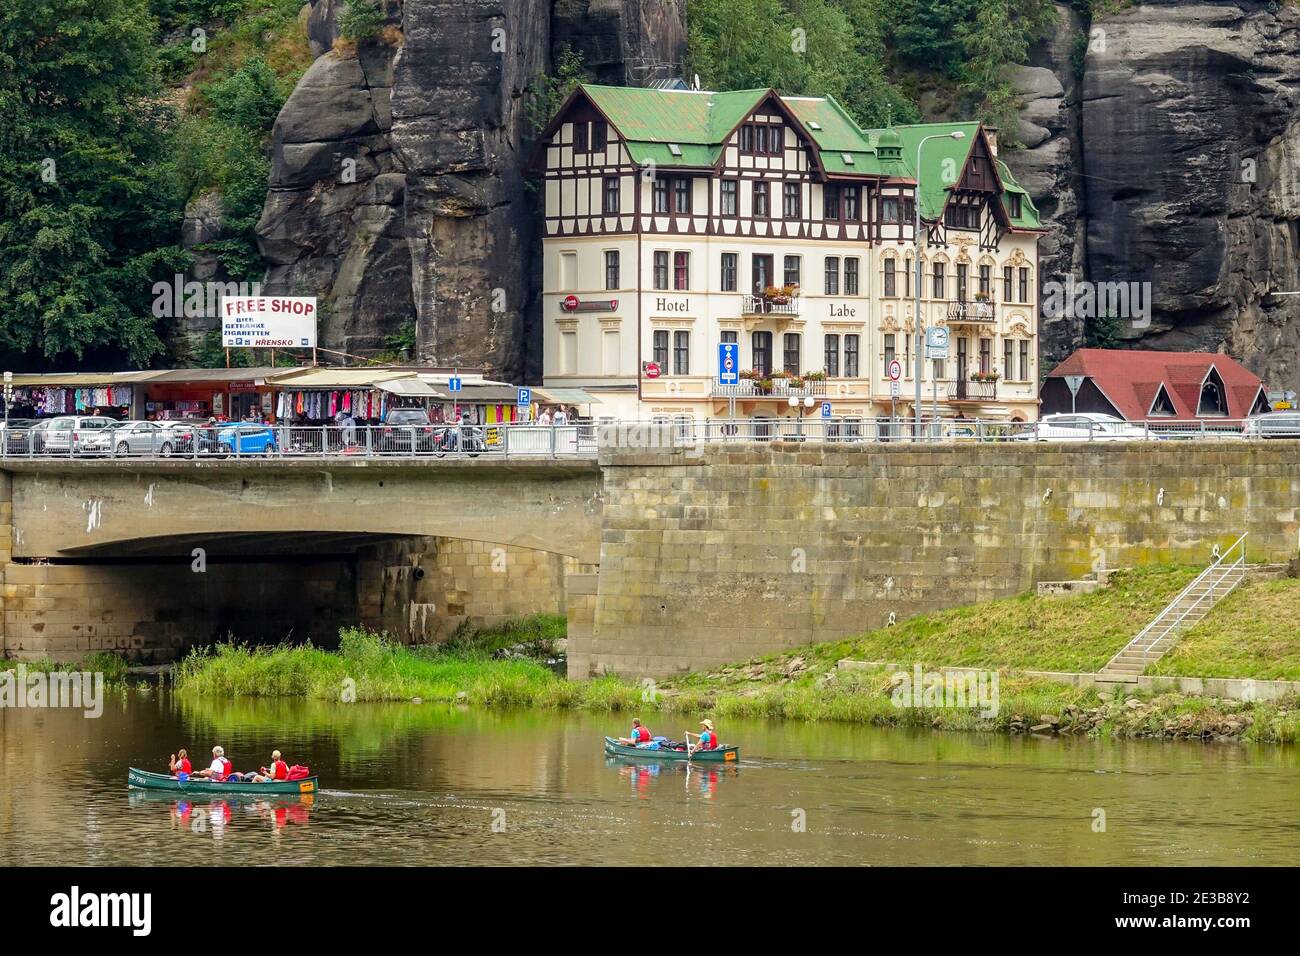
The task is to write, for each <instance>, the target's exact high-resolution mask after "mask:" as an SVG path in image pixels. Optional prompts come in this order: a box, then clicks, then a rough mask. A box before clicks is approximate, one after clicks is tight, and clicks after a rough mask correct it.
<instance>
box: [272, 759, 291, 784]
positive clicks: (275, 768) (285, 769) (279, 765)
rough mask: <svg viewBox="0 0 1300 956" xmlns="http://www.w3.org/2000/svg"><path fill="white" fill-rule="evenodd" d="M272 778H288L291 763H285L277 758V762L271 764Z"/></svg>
mask: <svg viewBox="0 0 1300 956" xmlns="http://www.w3.org/2000/svg"><path fill="white" fill-rule="evenodd" d="M271 779H272V780H288V779H289V765H288V764H287V763H285V762H284V761H283V760H277V761H276V762H275V763H273V764H271Z"/></svg>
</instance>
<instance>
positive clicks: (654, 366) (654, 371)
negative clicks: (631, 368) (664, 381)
mask: <svg viewBox="0 0 1300 956" xmlns="http://www.w3.org/2000/svg"><path fill="white" fill-rule="evenodd" d="M645 377H646V378H658V377H659V364H658V363H657V362H646V363H645Z"/></svg>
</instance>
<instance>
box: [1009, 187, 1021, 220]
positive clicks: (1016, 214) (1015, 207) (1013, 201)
mask: <svg viewBox="0 0 1300 956" xmlns="http://www.w3.org/2000/svg"><path fill="white" fill-rule="evenodd" d="M1020 209H1021V206H1020V193H1011V194H1010V195H1008V196H1007V212H1008V213H1010V215H1011V218H1012V219H1019V218H1020Z"/></svg>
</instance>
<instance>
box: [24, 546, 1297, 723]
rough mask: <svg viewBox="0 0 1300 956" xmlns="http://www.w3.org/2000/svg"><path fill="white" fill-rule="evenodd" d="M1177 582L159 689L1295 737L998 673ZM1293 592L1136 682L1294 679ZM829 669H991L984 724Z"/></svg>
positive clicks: (357, 653) (1236, 710) (379, 662)
mask: <svg viewBox="0 0 1300 956" xmlns="http://www.w3.org/2000/svg"><path fill="white" fill-rule="evenodd" d="M1195 573H1196V572H1195V569H1191V568H1182V567H1155V568H1147V569H1141V570H1126V571H1119V572H1116V573H1115V574H1113V575H1112V577H1111V584H1110V586H1109V587H1106V588H1103V589H1100V590H1098V591H1095V592H1093V593H1091V594H1083V595H1078V596H1072V597H1051V598H1047V597H1043V598H1040V597H1037V596H1034V595H1021V596H1018V597H1013V598H1006V599H1002V600H998V601H989V602H985V603H983V604H977V605H971V606H967V607H960V608H954V609H951V610H947V611H940V612H936V613H933V614H926V615H921V616H919V617H916V618H912V619H910V620H908V621H904V622H903V623H901V624H899V625H897V626H895V627H887V628H881V629H878V630H875V631H871V632H868V633H866V634H864V635H861V636H859V637H856V638H850V639H845V640H839V641H831V642H826V643H822V644H814V645H809V646H805V647H799V648H795V649H792V650H790V651H787V652H785V653H781V654H773V655H769V656H767V657H764V658H761V659H758V660H754V661H750V662H747V663H739V664H735V665H732V666H728V667H724V668H721V669H719V670H716V671H714V672H712V673H707V674H691V675H687V676H683V677H680V678H673V679H670V680H665V681H662V682H658V683H650V682H637V681H634V680H629V679H624V678H618V677H598V678H592V679H590V680H586V681H569V680H567V679H565V678H564V677H563V676H562V675H561V674H559V673H557V672H556V669H555V665H556V663H557V662H558V660H559V659H560V658H561V656H562V655H561V648H562V647H563V644H562V642H563V639H564V633H565V622H564V618H562V617H557V616H539V617H535V618H527V619H523V620H520V621H512V622H509V623H507V624H505V625H502V626H499V627H494V628H485V629H470V628H462V629H461V630H460V631H458V632H457V633H456V635H455V636H453V637H452V638H451V639H450V640H448V641H447V642H445V643H443V644H440V645H414V646H411V645H403V644H400V643H397V642H394V641H391V640H389V639H388V638H386V637H385V636H384V635H380V634H376V633H373V632H370V631H366V630H364V629H362V628H356V627H347V628H343V629H342V630H341V631H340V642H339V649H338V650H337V651H328V650H324V649H321V648H318V647H313V646H285V645H281V646H275V647H249V646H246V645H240V644H235V643H226V644H218V645H216V646H215V647H209V648H201V649H196V650H194V651H192V652H191V653H190V655H189V656H188V657H186V658H185V659H184V660H183V661H181V662H180V663H179V664H178V665H176V668H175V672H174V686H175V688H176V690H177V691H178V692H179V693H181V694H193V695H199V696H202V697H205V698H226V699H230V698H239V697H254V698H255V697H263V698H309V699H317V700H322V701H339V702H349V701H413V700H418V701H421V702H425V703H446V704H463V705H467V706H471V707H520V708H530V707H531V708H539V709H572V710H586V711H592V712H607V713H614V712H618V713H620V714H625V715H626V716H628V717H631V716H632V715H633V714H637V713H661V714H662V713H689V714H697V715H699V716H705V715H708V716H712V717H714V718H715V719H719V718H721V719H724V720H725V719H727V718H760V719H761V718H768V719H779V720H802V721H824V720H828V721H842V722H851V723H869V724H873V725H876V726H884V727H917V728H927V729H933V730H960V731H976V732H992V733H1012V734H1018V733H1043V734H1050V735H1080V736H1092V737H1105V738H1115V739H1124V738H1141V737H1161V738H1177V739H1207V740H1208V739H1213V740H1242V741H1248V742H1255V743H1294V742H1296V741H1297V740H1300V698H1296V697H1288V698H1284V699H1281V700H1276V701H1254V702H1248V701H1236V700H1225V699H1218V698H1212V697H1199V696H1192V695H1187V694H1180V693H1172V692H1160V693H1156V692H1136V693H1132V692H1130V693H1129V695H1128V696H1123V695H1115V696H1112V695H1109V694H1105V693H1099V692H1097V691H1095V690H1082V689H1079V688H1075V687H1071V686H1068V685H1064V684H1058V683H1054V682H1051V681H1046V680H1042V679H1036V678H1029V677H1024V676H1020V675H1017V674H1015V673H1011V671H1015V670H1020V669H1025V670H1030V669H1032V670H1048V671H1053V670H1054V671H1095V670H1097V669H1098V668H1100V667H1101V666H1102V664H1104V663H1105V662H1106V660H1108V659H1109V657H1110V656H1111V655H1112V654H1113V653H1114V652H1115V651H1116V650H1117V649H1118V648H1119V647H1121V646H1123V644H1124V643H1126V642H1127V641H1128V639H1129V638H1130V637H1131V636H1132V634H1133V633H1134V632H1135V631H1136V630H1137V629H1138V628H1140V627H1141V625H1142V623H1145V622H1146V621H1148V620H1150V619H1151V617H1153V616H1154V615H1155V614H1156V613H1157V612H1158V611H1159V610H1160V608H1162V607H1163V606H1164V605H1165V603H1167V602H1168V600H1169V599H1170V598H1172V597H1173V595H1174V594H1176V593H1177V592H1178V591H1179V590H1180V589H1181V588H1182V587H1183V586H1184V585H1185V584H1186V583H1187V582H1188V581H1189V580H1190V579H1191V578H1192V577H1193V576H1194V574H1195ZM1298 599H1300V579H1292V578H1282V579H1275V580H1267V581H1259V582H1253V583H1248V584H1246V585H1243V587H1242V588H1241V589H1240V590H1239V592H1238V593H1235V594H1233V595H1231V596H1230V597H1229V598H1227V599H1225V601H1224V602H1223V603H1222V604H1221V605H1220V606H1219V607H1217V608H1215V610H1214V611H1213V612H1212V613H1211V614H1210V615H1209V616H1208V617H1207V618H1206V619H1205V620H1204V621H1202V622H1201V623H1200V624H1198V625H1197V626H1196V627H1195V628H1193V629H1192V630H1191V631H1189V632H1188V634H1186V635H1185V636H1184V637H1183V639H1182V640H1181V641H1180V643H1179V645H1178V646H1177V647H1176V648H1175V649H1174V651H1172V652H1171V653H1170V654H1169V655H1168V656H1167V657H1166V658H1165V659H1164V660H1162V661H1160V662H1159V664H1158V665H1157V666H1156V667H1154V668H1152V672H1153V673H1158V674H1182V675H1192V676H1207V677H1208V676H1230V677H1253V678H1256V679H1260V680H1300V626H1298V625H1297V624H1296V623H1295V622H1293V621H1291V620H1290V619H1289V618H1288V617H1287V616H1285V615H1281V614H1279V613H1278V612H1279V610H1280V609H1281V608H1284V607H1287V606H1290V607H1294V606H1295V605H1296V602H1297V600H1298ZM843 658H852V659H855V660H859V661H892V662H896V663H899V664H903V665H905V666H906V667H908V668H911V667H912V666H913V665H915V664H919V665H921V666H922V667H923V668H925V669H927V670H928V671H934V670H936V669H937V668H940V667H945V666H958V667H971V668H983V669H986V670H989V671H992V670H997V671H998V707H997V713H996V714H994V715H992V716H988V717H984V716H981V714H980V708H979V707H964V708H958V707H942V706H920V707H917V706H896V705H895V703H894V699H893V698H894V696H895V695H894V693H893V691H894V688H895V685H896V683H897V682H898V681H899V679H900V678H899V676H898V675H895V674H891V673H889V672H887V671H886V670H884V669H883V668H864V669H854V670H841V669H839V668H838V667H837V664H838V661H840V660H841V659H843ZM30 666H32V665H29V667H30ZM37 666H39V665H37ZM620 719H621V718H620Z"/></svg>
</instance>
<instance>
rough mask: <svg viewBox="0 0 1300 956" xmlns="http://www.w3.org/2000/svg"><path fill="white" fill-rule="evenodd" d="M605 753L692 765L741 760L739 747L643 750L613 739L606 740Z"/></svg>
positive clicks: (607, 738)
mask: <svg viewBox="0 0 1300 956" xmlns="http://www.w3.org/2000/svg"><path fill="white" fill-rule="evenodd" d="M605 753H607V754H611V755H613V756H617V757H645V758H646V759H648V760H689V761H690V762H691V763H735V762H736V761H737V760H739V759H740V748H739V747H719V748H718V749H717V750H692V751H691V753H690V756H689V757H688V756H687V754H686V751H685V750H642V749H641V748H640V747H628V746H626V745H624V744H621V743H619V742H618V741H617V740H615V739H614V738H613V737H606V738H605Z"/></svg>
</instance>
